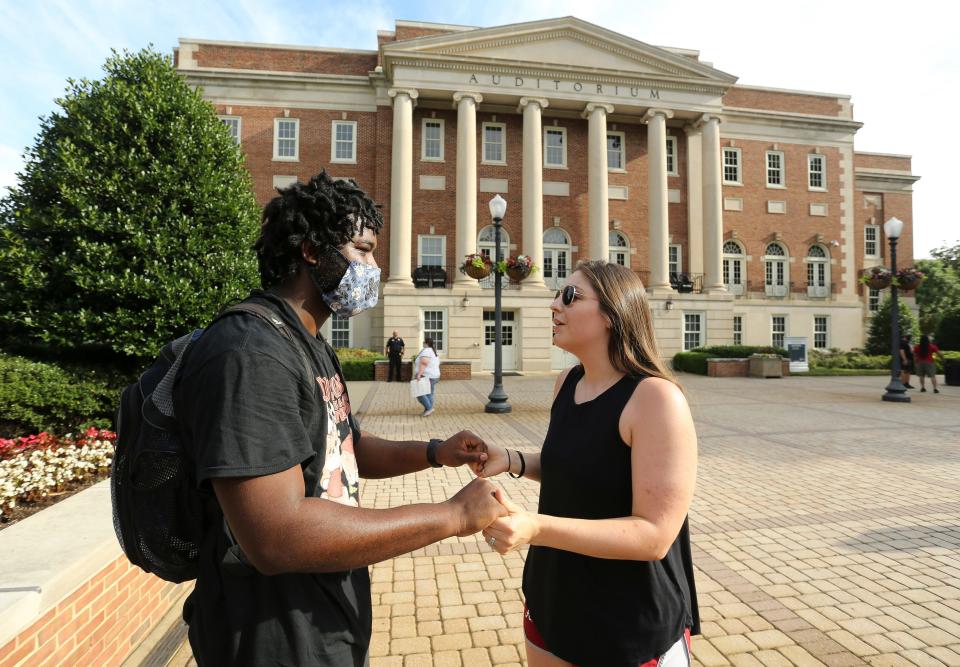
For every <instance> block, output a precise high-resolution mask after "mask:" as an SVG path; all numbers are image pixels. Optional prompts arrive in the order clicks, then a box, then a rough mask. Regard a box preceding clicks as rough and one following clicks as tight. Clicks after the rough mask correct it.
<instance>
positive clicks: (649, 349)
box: [575, 260, 682, 389]
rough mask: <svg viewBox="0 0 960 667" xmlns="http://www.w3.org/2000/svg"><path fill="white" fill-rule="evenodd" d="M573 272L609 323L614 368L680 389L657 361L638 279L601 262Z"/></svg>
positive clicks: (582, 264)
mask: <svg viewBox="0 0 960 667" xmlns="http://www.w3.org/2000/svg"><path fill="white" fill-rule="evenodd" d="M575 270H576V271H579V272H580V273H582V274H583V276H584V277H585V278H586V279H587V280H588V281H589V282H590V285H591V287H593V290H594V291H595V292H596V293H597V299H598V300H599V303H600V312H601V313H602V314H603V315H604V317H605V318H606V319H607V321H608V322H609V323H610V339H609V343H608V346H607V354H608V356H609V357H610V363H611V364H612V365H613V367H614V368H616V369H617V370H618V371H620V372H621V373H626V374H627V375H631V376H639V375H646V376H650V377H658V378H663V379H664V380H669V381H670V382H672V383H674V384H675V385H677V386H678V387H680V383H679V382H678V381H677V378H676V377H675V376H674V374H673V373H672V372H671V371H670V369H669V368H667V367H666V365H665V364H664V363H663V361H662V360H661V359H660V352H659V350H658V349H657V339H656V336H654V333H653V318H652V315H651V313H650V304H649V303H648V302H647V294H646V291H645V290H644V288H643V282H642V281H641V280H640V277H639V276H638V275H637V274H636V273H634V272H633V271H631V270H630V269H628V268H626V267H625V266H620V265H619V264H612V263H610V262H605V261H603V260H589V261H582V262H580V263H579V264H577V268H576V269H575ZM680 388H681V389H682V387H680Z"/></svg>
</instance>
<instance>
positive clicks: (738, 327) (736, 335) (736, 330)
mask: <svg viewBox="0 0 960 667" xmlns="http://www.w3.org/2000/svg"><path fill="white" fill-rule="evenodd" d="M733 344H734V345H743V315H734V316H733Z"/></svg>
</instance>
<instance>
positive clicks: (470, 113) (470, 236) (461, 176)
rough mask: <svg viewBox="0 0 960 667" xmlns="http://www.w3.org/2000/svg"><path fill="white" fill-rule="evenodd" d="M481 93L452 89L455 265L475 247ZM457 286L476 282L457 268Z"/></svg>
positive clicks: (473, 284)
mask: <svg viewBox="0 0 960 667" xmlns="http://www.w3.org/2000/svg"><path fill="white" fill-rule="evenodd" d="M482 101H483V96H482V95H480V93H454V95H453V104H454V106H456V108H457V230H456V245H455V247H456V253H457V254H456V256H455V257H454V258H453V261H454V265H455V266H459V265H460V264H461V262H463V258H464V257H466V256H467V255H469V254H470V253H472V252H476V251H477V105H478V104H480V102H482ZM454 275H455V276H456V277H455V278H454V282H455V283H458V284H459V285H458V286H461V285H462V286H467V285H469V286H471V287H473V286H476V284H477V281H476V280H474V279H473V278H471V277H470V276H468V275H466V274H464V273H460V272H459V271H456V272H455V274H454Z"/></svg>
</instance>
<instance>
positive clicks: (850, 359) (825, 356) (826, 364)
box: [808, 350, 890, 370]
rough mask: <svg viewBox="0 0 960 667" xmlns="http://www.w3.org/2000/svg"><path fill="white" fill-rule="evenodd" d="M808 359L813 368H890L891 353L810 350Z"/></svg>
mask: <svg viewBox="0 0 960 667" xmlns="http://www.w3.org/2000/svg"><path fill="white" fill-rule="evenodd" d="M808 361H809V362H810V367H811V368H847V369H861V370H862V369H874V370H881V369H882V370H890V355H889V354H864V353H863V351H862V350H848V351H841V350H830V351H829V352H821V351H820V350H810V352H809V356H808Z"/></svg>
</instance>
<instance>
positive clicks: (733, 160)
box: [723, 148, 743, 185]
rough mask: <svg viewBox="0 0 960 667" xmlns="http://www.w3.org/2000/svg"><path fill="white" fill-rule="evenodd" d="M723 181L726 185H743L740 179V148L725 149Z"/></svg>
mask: <svg viewBox="0 0 960 667" xmlns="http://www.w3.org/2000/svg"><path fill="white" fill-rule="evenodd" d="M723 182H724V183H725V184H726V185H742V184H743V181H742V180H740V149H739V148H724V149H723Z"/></svg>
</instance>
